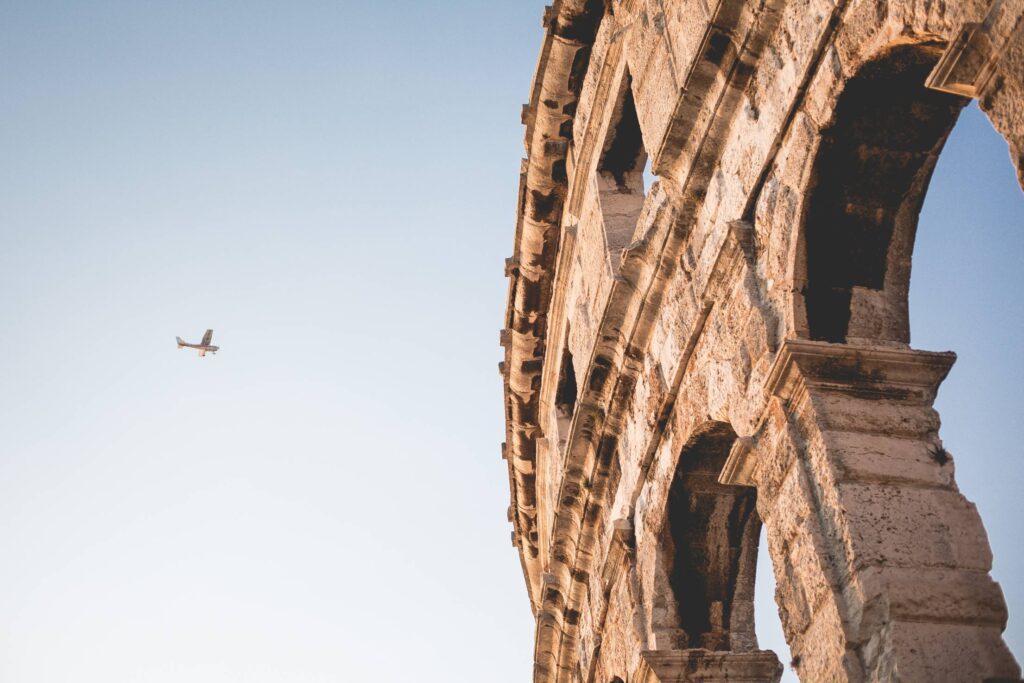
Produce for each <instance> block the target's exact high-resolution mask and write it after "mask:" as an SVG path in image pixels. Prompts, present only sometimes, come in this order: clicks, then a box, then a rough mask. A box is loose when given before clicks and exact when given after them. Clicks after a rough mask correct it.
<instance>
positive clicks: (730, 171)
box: [501, 0, 1024, 683]
mask: <svg viewBox="0 0 1024 683" xmlns="http://www.w3.org/2000/svg"><path fill="white" fill-rule="evenodd" d="M1022 16H1024V0H1002V1H1000V0H996V2H995V3H993V4H992V5H991V6H989V4H988V2H987V0H985V1H981V0H979V1H977V2H971V1H968V0H956V1H951V2H946V3H941V2H924V1H921V2H915V1H908V2H881V1H879V0H802V1H795V0H748V1H744V0H720V1H719V2H717V3H716V2H698V1H697V0H685V1H684V0H609V1H608V2H601V1H596V0H565V1H564V2H556V3H555V5H554V6H553V7H550V8H548V9H547V10H546V11H545V12H544V26H545V29H546V34H545V39H544V43H543V47H542V50H541V56H540V61H539V64H538V68H537V73H536V76H535V79H534V85H533V92H532V94H531V100H530V103H529V104H528V105H527V106H525V107H524V110H523V121H524V124H525V125H526V128H527V130H526V150H527V158H526V159H525V160H524V162H523V167H522V175H521V185H520V205H519V215H518V222H517V227H516V235H515V251H514V254H513V256H512V258H510V259H509V260H508V263H507V266H506V274H507V275H508V276H509V278H510V287H509V300H508V313H507V322H506V329H504V330H503V331H502V334H501V341H502V344H503V346H504V347H505V360H504V362H503V363H502V367H501V372H502V375H503V378H504V381H505V399H506V406H505V409H506V419H507V438H506V444H505V445H504V447H503V456H504V457H505V458H506V459H507V464H508V469H509V480H510V489H511V500H512V504H511V506H510V508H509V517H510V520H511V521H512V523H513V529H514V530H513V543H514V544H515V545H516V547H517V548H518V549H519V552H520V556H521V558H522V563H523V569H524V575H525V579H526V583H527V587H528V589H529V595H530V600H531V602H532V606H533V609H534V612H535V614H536V618H537V630H536V651H535V667H534V680H535V681H537V682H541V681H545V682H547V681H552V682H553V681H559V682H562V681H565V682H576V681H579V682H584V681H585V682H586V683H605V682H607V681H612V680H616V679H618V680H621V681H624V682H625V683H635V682H638V681H639V682H654V681H662V682H665V681H690V680H703V681H715V680H730V681H771V680H777V679H778V677H779V675H780V674H781V671H782V668H781V664H780V663H779V662H778V659H777V657H776V656H775V655H774V654H773V653H771V652H766V651H761V650H759V649H758V647H757V642H756V637H755V636H754V630H753V608H752V600H753V571H754V567H755V565H756V553H757V538H758V533H759V530H760V528H761V525H762V524H763V525H764V527H765V528H766V530H767V537H768V548H769V552H770V553H771V559H772V565H773V567H774V572H775V577H776V581H777V585H778V590H777V595H776V599H777V602H778V605H779V610H780V614H781V615H782V621H783V628H784V630H785V633H786V638H787V641H788V643H789V645H790V647H791V649H792V652H793V656H794V660H793V665H794V667H795V669H796V670H797V672H798V674H799V675H800V677H801V679H802V680H805V681H832V680H843V681H847V680H848V681H866V680H872V681H883V680H884V681H891V680H904V681H918V680H920V681H926V680H929V681H930V680H965V681H981V680H984V679H1017V678H1019V676H1020V669H1019V667H1018V665H1017V663H1016V661H1015V660H1014V658H1013V656H1012V655H1011V654H1010V652H1009V651H1008V649H1007V648H1006V646H1005V644H1004V643H1003V640H1002V636H1001V634H1002V630H1003V628H1004V627H1005V624H1006V617H1007V615H1006V607H1005V604H1004V601H1003V597H1002V593H1001V591H1000V589H999V586H998V585H997V584H996V583H995V582H994V581H993V580H992V579H991V578H990V577H989V574H988V571H989V569H990V567H991V552H990V550H989V548H988V543H987V540H986V536H985V532H984V529H983V527H982V525H981V521H980V519H979V517H978V514H977V512H976V510H975V508H974V506H973V505H972V504H971V503H970V502H969V501H967V500H966V499H965V498H964V497H963V496H962V495H961V494H960V493H959V491H958V490H957V487H956V483H955V481H954V477H953V464H952V458H951V456H950V454H949V453H947V452H946V451H945V450H944V449H943V447H942V442H941V440H940V439H939V436H938V425H939V420H938V416H937V414H936V413H935V411H934V410H933V408H932V401H933V399H934V397H935V392H936V390H937V388H938V386H939V384H940V382H941V381H942V379H943V378H944V377H945V375H946V373H947V372H948V370H949V368H950V366H951V365H952V363H953V361H954V359H955V358H954V356H953V355H952V354H942V353H930V352H926V351H918V350H914V349H911V348H910V347H909V344H908V340H909V333H908V323H907V306H906V297H907V290H908V287H909V278H910V255H911V252H912V249H913V242H914V233H915V230H916V224H917V214H918V211H919V210H920V206H921V202H922V201H923V198H924V194H925V191H926V189H927V184H928V180H929V178H930V175H931V172H932V169H933V168H934V164H935V160H936V158H937V156H938V154H939V152H940V151H941V149H942V146H943V143H944V142H945V139H946V136H947V135H948V133H949V131H950V129H951V128H952V126H953V124H954V123H955V121H956V117H957V115H958V113H959V111H960V109H961V108H962V107H963V105H964V104H966V103H967V102H968V101H969V99H968V98H970V97H976V98H978V99H979V102H980V103H981V106H982V108H983V109H984V110H985V111H986V112H987V113H988V114H989V116H990V119H991V120H992V122H993V125H994V126H995V128H996V129H997V130H998V131H1000V132H1001V133H1002V134H1003V135H1004V137H1005V138H1006V139H1007V141H1008V144H1009V147H1010V150H1011V157H1012V158H1013V159H1014V162H1015V163H1016V165H1017V168H1018V172H1019V173H1020V172H1021V169H1022V166H1024V157H1022V150H1024V118H1022V113H1021V112H1022V111H1024V100H1022V96H1024V81H1022V78H1024V21H1022V19H1021V18H1022ZM1021 177H1022V179H1024V174H1022V175H1021ZM652 180H653V182H652Z"/></svg>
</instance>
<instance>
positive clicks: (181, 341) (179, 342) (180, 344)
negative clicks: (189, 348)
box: [175, 337, 185, 349]
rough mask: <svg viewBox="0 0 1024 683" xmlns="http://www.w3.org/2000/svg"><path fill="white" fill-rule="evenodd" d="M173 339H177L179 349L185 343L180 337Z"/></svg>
mask: <svg viewBox="0 0 1024 683" xmlns="http://www.w3.org/2000/svg"><path fill="white" fill-rule="evenodd" d="M175 339H177V340H178V348H179V349H180V348H181V347H183V346H184V345H185V340H184V339H182V338H181V337H175Z"/></svg>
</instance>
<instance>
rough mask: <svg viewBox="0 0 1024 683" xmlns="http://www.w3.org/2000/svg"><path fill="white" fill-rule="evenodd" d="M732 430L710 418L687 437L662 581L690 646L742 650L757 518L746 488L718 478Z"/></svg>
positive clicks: (746, 644) (750, 634)
mask: <svg viewBox="0 0 1024 683" xmlns="http://www.w3.org/2000/svg"><path fill="white" fill-rule="evenodd" d="M735 440H736V434H735V433H734V432H733V430H732V428H731V427H729V425H727V424H724V423H711V425H709V426H708V427H707V428H705V429H704V430H702V431H701V433H700V434H699V435H698V436H696V437H694V438H693V439H691V440H690V442H689V443H688V444H687V446H686V447H685V449H684V450H683V453H682V454H681V456H680V459H679V465H678V466H677V468H676V474H675V478H674V480H673V482H672V488H671V491H670V492H669V499H668V514H667V527H668V538H669V539H670V540H671V553H670V557H671V568H670V571H669V583H670V585H671V588H672V592H673V593H674V596H675V602H676V606H677V610H678V615H679V625H680V628H682V630H683V631H685V632H686V635H687V641H688V643H689V647H691V648H694V647H702V648H706V649H709V650H736V651H749V650H754V649H756V647H757V639H756V636H755V635H754V613H753V599H754V574H755V571H756V563H757V545H758V536H759V534H760V529H761V521H760V519H759V518H758V516H757V512H756V510H755V503H756V502H757V493H756V490H755V489H753V488H747V487H741V486H727V485H724V484H720V483H718V476H719V474H720V473H721V471H722V467H723V465H724V464H725V460H726V458H727V457H728V455H729V449H730V448H731V447H732V444H733V442H734V441H735Z"/></svg>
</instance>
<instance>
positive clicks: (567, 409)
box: [555, 326, 579, 452]
mask: <svg viewBox="0 0 1024 683" xmlns="http://www.w3.org/2000/svg"><path fill="white" fill-rule="evenodd" d="M567 327H568V326H567ZM578 398H579V389H578V387H577V386H576V368H575V366H574V365H573V362H572V352H570V351H569V333H568V331H566V335H565V343H564V344H563V345H562V361H561V364H560V365H559V368H558V387H557V388H556V389H555V425H556V428H557V431H558V449H559V452H561V451H564V450H565V444H566V442H567V441H568V439H569V428H570V426H571V425H572V416H573V414H574V413H575V412H576V401H577V400H578Z"/></svg>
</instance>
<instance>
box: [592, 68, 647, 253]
mask: <svg viewBox="0 0 1024 683" xmlns="http://www.w3.org/2000/svg"><path fill="white" fill-rule="evenodd" d="M648 163H649V158H648V154H647V150H646V149H645V148H644V141H643V134H642V133H641V131H640V119H639V117H638V116H637V112H636V102H635V101H634V99H633V79H632V78H631V77H630V75H629V72H626V73H625V74H624V76H623V78H622V86H621V89H620V91H619V96H618V98H617V100H616V104H615V108H614V110H613V111H612V117H611V120H610V122H609V123H608V132H607V133H606V135H605V140H604V146H603V148H602V151H601V158H600V160H599V162H598V165H597V188H598V193H599V196H600V199H601V216H602V219H603V221H604V234H605V246H606V248H607V251H608V258H609V260H610V262H611V266H612V267H613V268H617V267H618V264H619V255H620V254H621V253H622V250H623V249H624V248H625V247H626V245H628V244H629V243H630V241H631V240H632V239H633V233H634V232H635V231H636V223H637V219H638V218H639V217H640V210H641V209H642V208H643V205H644V198H645V196H646V189H648V188H647V187H645V185H646V186H648V187H649V184H650V183H651V180H649V179H653V174H652V173H651V171H650V169H649V167H648ZM645 175H646V178H645Z"/></svg>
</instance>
